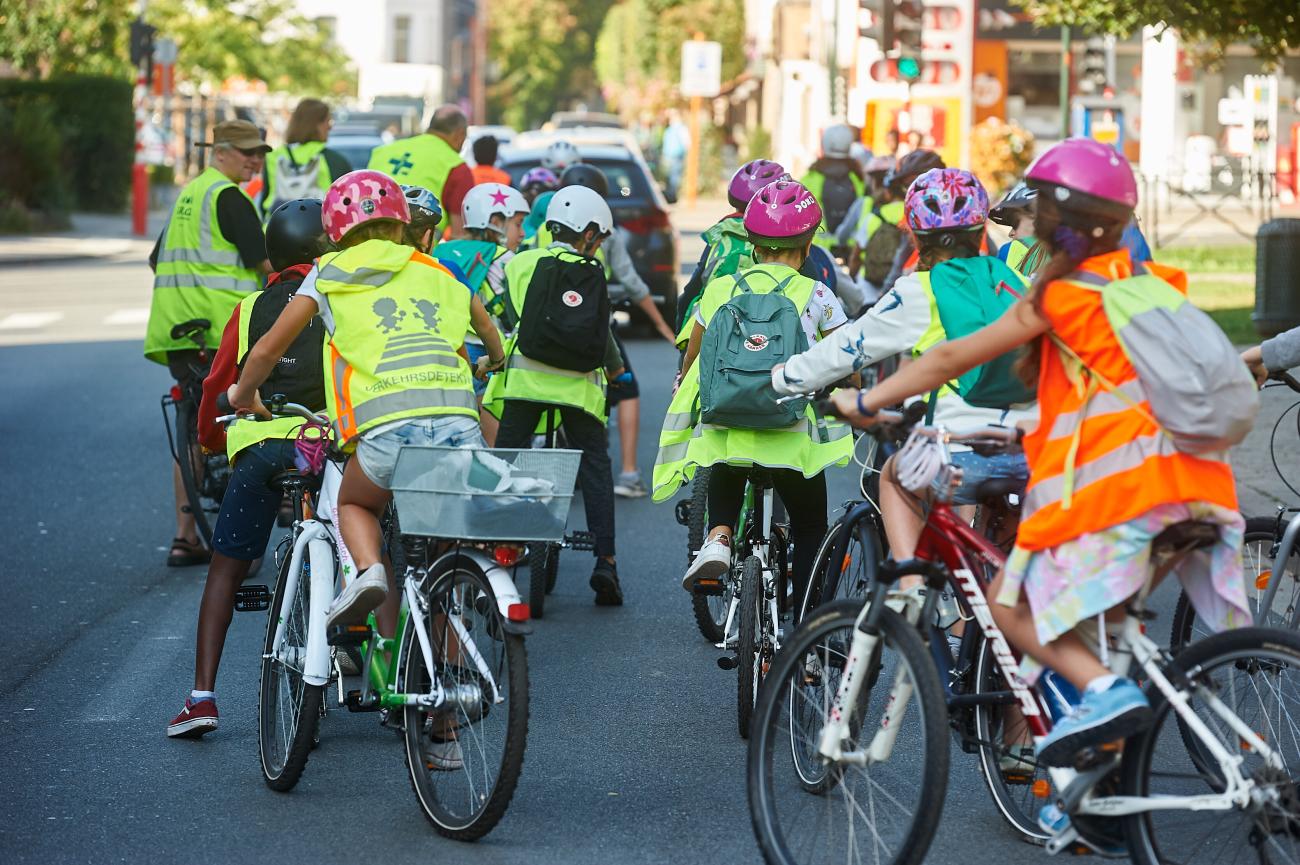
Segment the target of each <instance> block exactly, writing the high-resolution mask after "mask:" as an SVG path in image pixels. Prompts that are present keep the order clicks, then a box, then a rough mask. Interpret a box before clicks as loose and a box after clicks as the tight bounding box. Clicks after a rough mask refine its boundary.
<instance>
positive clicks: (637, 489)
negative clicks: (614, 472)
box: [614, 472, 650, 499]
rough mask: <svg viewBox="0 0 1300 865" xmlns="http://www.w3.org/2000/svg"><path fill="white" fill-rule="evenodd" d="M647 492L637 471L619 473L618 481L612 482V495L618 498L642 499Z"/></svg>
mask: <svg viewBox="0 0 1300 865" xmlns="http://www.w3.org/2000/svg"><path fill="white" fill-rule="evenodd" d="M649 492H650V491H649V490H647V489H646V488H645V484H644V483H642V482H641V475H640V474H639V473H638V472H632V473H630V474H619V476H618V481H617V482H615V484H614V495H616V496H618V497H619V498H624V499H642V498H645V497H646V496H647V495H649Z"/></svg>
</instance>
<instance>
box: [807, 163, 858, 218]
mask: <svg viewBox="0 0 1300 865" xmlns="http://www.w3.org/2000/svg"><path fill="white" fill-rule="evenodd" d="M858 198H859V195H858V190H857V187H855V186H854V185H853V181H852V180H851V179H850V178H849V175H848V174H843V175H840V176H838V177H827V178H826V179H825V180H824V181H823V182H822V194H821V196H820V197H819V198H818V200H817V203H818V204H820V205H821V208H822V224H823V225H825V226H826V230H827V231H835V230H836V229H838V228H839V227H840V224H841V223H842V222H844V217H846V216H848V214H849V210H850V209H851V208H852V207H853V203H854V202H855V201H857V200H858Z"/></svg>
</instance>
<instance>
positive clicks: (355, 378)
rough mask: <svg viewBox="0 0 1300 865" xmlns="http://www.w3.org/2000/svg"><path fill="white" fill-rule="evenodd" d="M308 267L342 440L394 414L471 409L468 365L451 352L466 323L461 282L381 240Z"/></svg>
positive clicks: (470, 412)
mask: <svg viewBox="0 0 1300 865" xmlns="http://www.w3.org/2000/svg"><path fill="white" fill-rule="evenodd" d="M317 267H318V268H319V276H318V277H317V279H316V289H317V291H319V292H320V293H321V294H323V295H324V296H325V297H326V298H327V299H328V300H329V305H330V311H331V312H332V313H333V315H334V333H333V334H332V335H331V337H330V340H329V342H328V343H327V344H326V346H325V378H326V388H325V393H326V398H327V401H328V403H329V413H330V417H332V418H333V419H334V426H335V430H336V431H337V433H338V441H339V442H340V443H341V444H342V445H345V446H346V447H347V448H348V449H351V448H352V447H353V446H354V440H355V439H356V438H357V436H359V435H361V434H362V433H364V432H366V431H367V430H370V429H374V428H375V427H377V426H379V425H381V424H386V423H389V422H391V421H395V420H401V419H403V418H415V417H429V416H433V415H465V416H467V417H478V410H477V408H476V404H475V400H474V388H473V383H472V380H471V377H470V370H469V365H468V364H467V363H466V362H465V360H464V359H463V358H461V357H460V355H458V354H457V353H456V350H457V349H458V348H459V347H460V345H461V343H463V342H464V338H465V331H466V330H467V329H468V327H469V297H468V295H467V293H466V291H465V286H463V285H461V284H460V283H459V282H458V281H457V280H456V279H455V277H453V276H452V275H451V274H450V273H448V272H447V270H446V269H445V268H444V267H442V265H440V264H438V263H437V262H436V261H434V260H433V259H432V258H430V257H429V256H427V255H424V254H422V253H419V252H416V251H414V250H412V249H411V248H410V247H406V246H400V245H398V244H396V243H391V242H389V241H386V240H368V241H366V242H365V243H362V244H359V245H357V246H354V247H351V248H349V249H345V250H343V251H342V252H337V253H332V254H330V255H325V256H322V257H321V259H320V261H319V262H318V264H317Z"/></svg>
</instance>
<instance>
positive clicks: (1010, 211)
mask: <svg viewBox="0 0 1300 865" xmlns="http://www.w3.org/2000/svg"><path fill="white" fill-rule="evenodd" d="M1037 204H1038V190H1037V189H1034V188H1032V187H1030V186H1029V185H1027V184H1026V183H1025V182H1024V181H1023V180H1022V181H1021V182H1020V183H1017V184H1016V185H1015V186H1013V187H1011V191H1010V192H1008V193H1007V194H1006V195H1005V196H1003V198H1002V200H1001V201H999V202H998V203H997V204H995V205H994V206H993V209H992V210H990V211H989V219H991V220H993V221H994V222H996V223H997V224H998V225H1005V226H1007V227H1008V228H1015V227H1016V223H1018V222H1019V221H1020V220H1021V219H1022V218H1023V217H1026V216H1028V217H1030V218H1031V219H1032V218H1033V215H1034V210H1035V208H1036V206H1037Z"/></svg>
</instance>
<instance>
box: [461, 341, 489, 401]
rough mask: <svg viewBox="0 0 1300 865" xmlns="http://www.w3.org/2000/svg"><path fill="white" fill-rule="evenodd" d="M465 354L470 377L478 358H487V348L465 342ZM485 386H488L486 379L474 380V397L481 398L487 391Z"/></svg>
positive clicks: (475, 343)
mask: <svg viewBox="0 0 1300 865" xmlns="http://www.w3.org/2000/svg"><path fill="white" fill-rule="evenodd" d="M465 354H466V356H467V357H469V371H470V375H473V374H474V366H475V364H477V363H478V359H479V358H480V357H487V347H486V346H484V345H481V344H480V343H477V342H466V343H465ZM487 386H488V383H487V379H483V380H482V381H479V380H478V379H477V378H475V379H474V396H477V397H482V396H483V394H484V393H485V392H486V391H487Z"/></svg>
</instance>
